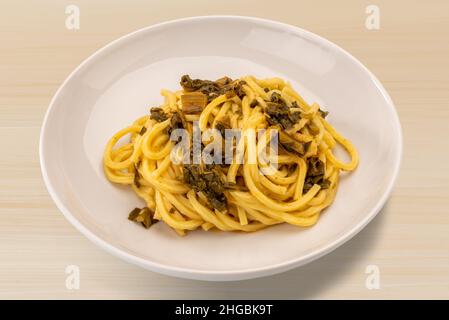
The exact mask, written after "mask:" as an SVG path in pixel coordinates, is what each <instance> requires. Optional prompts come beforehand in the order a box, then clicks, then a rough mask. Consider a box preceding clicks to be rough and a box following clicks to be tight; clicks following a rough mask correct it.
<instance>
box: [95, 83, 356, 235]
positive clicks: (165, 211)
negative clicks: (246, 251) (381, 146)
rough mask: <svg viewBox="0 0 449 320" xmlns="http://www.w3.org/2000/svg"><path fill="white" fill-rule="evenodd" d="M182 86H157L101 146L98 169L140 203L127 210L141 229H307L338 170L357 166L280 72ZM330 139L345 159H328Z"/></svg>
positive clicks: (331, 193)
mask: <svg viewBox="0 0 449 320" xmlns="http://www.w3.org/2000/svg"><path fill="white" fill-rule="evenodd" d="M181 86H182V88H183V89H182V90H178V91H175V92H171V91H169V90H165V89H164V90H162V91H161V94H162V95H163V96H164V103H163V104H162V105H161V106H160V107H156V108H152V109H151V110H150V113H149V114H148V115H145V116H143V117H141V118H139V119H137V120H136V121H134V122H133V123H132V124H131V125H130V126H129V127H126V128H124V129H122V130H120V131H118V132H117V133H116V134H114V135H113V136H112V138H111V139H110V140H109V141H108V143H107V144H106V147H105V151H104V157H103V166H104V172H105V175H106V177H107V178H108V179H109V180H110V181H111V182H114V183H118V184H125V185H130V186H131V187H132V188H133V190H134V191H135V193H136V194H137V195H138V196H139V197H141V198H142V199H143V200H144V201H145V202H146V204H147V206H146V207H145V208H143V209H138V208H136V209H134V210H133V211H132V212H131V213H130V214H129V219H130V220H134V221H136V222H141V223H142V224H143V225H144V226H145V227H149V226H150V225H151V224H152V223H154V222H157V221H159V220H160V221H163V222H165V223H166V224H167V225H168V226H170V227H171V228H173V230H174V231H176V233H177V234H179V235H181V236H182V235H185V234H186V233H187V232H188V231H191V230H196V229H203V230H204V231H209V230H221V231H243V232H254V231H257V230H261V229H263V228H266V227H268V226H272V225H276V224H280V223H288V224H292V225H295V226H300V227H309V226H312V225H314V224H315V223H316V222H317V221H318V219H319V216H320V214H321V213H322V211H323V210H324V209H326V208H327V207H329V206H330V205H331V204H332V202H333V201H334V198H335V196H336V193H337V189H338V181H339V175H340V173H341V171H353V170H355V169H356V167H357V165H358V162H359V157H358V153H357V150H356V149H355V147H354V145H353V144H352V143H351V142H350V141H349V140H348V139H346V138H344V137H343V136H342V135H341V134H340V133H339V132H337V130H335V128H333V127H332V125H331V124H330V123H329V122H328V121H327V120H326V119H325V117H326V115H327V113H326V112H324V111H322V110H321V108H320V106H319V105H318V104H317V103H312V104H309V103H307V102H306V101H305V100H304V98H303V97H302V96H301V95H300V94H299V93H297V92H296V91H295V90H294V89H293V88H292V86H291V85H290V84H289V83H288V82H286V81H284V80H282V79H280V78H269V79H256V78H255V77H253V76H246V77H242V78H240V79H236V80H231V79H230V78H227V77H223V78H221V79H218V80H216V81H210V80H200V79H193V80H192V79H191V78H190V77H189V76H183V77H182V78H181ZM180 130H181V131H180ZM228 132H232V133H234V134H235V133H237V135H235V136H232V135H229V136H228ZM127 137H129V139H128V141H123V143H120V144H119V141H120V142H122V140H126V139H127ZM196 137H199V139H200V140H199V141H200V143H199V144H197V146H198V148H197V149H195V141H196V140H195V138H196ZM273 141H277V142H278V143H277V144H275V147H276V148H273V147H272V143H273ZM181 142H183V143H184V144H182V143H181ZM337 145H340V146H342V147H343V149H344V150H346V151H347V153H348V155H349V158H350V160H349V161H348V162H344V161H342V160H340V159H338V158H337V157H336V156H335V155H334V153H333V149H334V148H335V147H336V146H337ZM209 150H212V151H213V152H211V153H208V152H209ZM229 150H231V152H230V156H229V154H227V153H225V151H226V152H227V151H229ZM206 151H207V152H206ZM220 152H221V153H220ZM217 155H218V156H217Z"/></svg>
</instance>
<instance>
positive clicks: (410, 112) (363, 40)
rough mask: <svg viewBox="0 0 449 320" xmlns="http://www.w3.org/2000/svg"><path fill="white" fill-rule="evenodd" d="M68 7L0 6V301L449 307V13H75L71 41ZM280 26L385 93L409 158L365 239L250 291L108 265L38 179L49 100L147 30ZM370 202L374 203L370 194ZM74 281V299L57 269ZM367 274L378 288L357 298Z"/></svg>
mask: <svg viewBox="0 0 449 320" xmlns="http://www.w3.org/2000/svg"><path fill="white" fill-rule="evenodd" d="M70 3H72V2H68V1H50V0H45V1H39V2H31V1H30V2H25V1H9V0H8V1H2V10H0V148H1V150H2V153H1V156H0V298H3V299H10V298H23V299H31V298H60V299H70V298H74V299H79V298H137V299H140V298H191V299H196V298H223V299H227V298H289V299H295V298H326V299H327V298H341V299H346V298H374V299H378V298H387V299H389V298H424V299H428V298H446V299H447V298H449V249H448V248H449V197H448V196H449V161H448V160H449V159H448V155H449V153H448V148H447V147H448V138H449V125H448V119H449V107H448V101H449V60H448V56H449V42H448V38H449V18H448V16H449V2H447V1H443V0H441V1H432V2H424V1H403V0H401V1H380V0H377V1H376V3H375V4H376V5H378V6H379V8H380V13H381V26H380V30H376V31H369V30H367V29H366V28H365V18H366V13H365V8H366V6H367V5H369V4H371V3H370V2H369V1H359V0H351V1H344V2H340V1H321V0H320V1H293V0H292V1H287V0H277V1H275V2H269V1H266V2H265V3H263V2H262V1H255V0H243V1H233V0H231V1H205V0H203V1H200V0H197V1H181V0H171V1H126V2H123V1H104V0H102V1H95V2H94V1H73V3H74V4H77V5H78V6H79V7H80V9H81V28H80V30H78V31H70V30H67V29H66V28H65V24H64V21H65V18H66V15H65V13H64V10H65V6H66V5H68V4H70ZM206 14H237V15H251V16H259V17H265V18H270V19H274V20H280V21H283V22H286V23H290V24H293V25H298V26H300V27H302V28H304V29H307V30H310V31H312V32H314V33H317V34H319V35H321V36H324V37H325V38H327V39H329V40H331V41H333V42H335V43H336V44H338V45H340V46H341V47H343V48H345V49H346V50H348V51H349V52H351V53H352V54H353V55H354V56H356V57H357V58H358V59H360V60H361V61H362V62H363V63H364V64H365V65H366V66H367V67H368V68H370V70H372V71H373V72H374V73H375V74H376V75H377V76H378V78H379V79H380V80H381V82H382V83H383V84H384V86H385V87H386V89H387V90H388V91H389V93H390V94H391V96H392V98H393V100H394V102H395V104H396V106H397V109H398V112H399V116H400V119H401V122H402V126H403V131H404V143H405V145H404V157H403V164H402V169H401V173H400V177H399V180H398V182H397V184H396V188H395V190H394V192H393V195H392V197H391V199H390V200H389V202H388V204H387V205H386V207H385V208H384V209H383V210H382V212H381V213H380V214H379V216H378V217H377V218H376V219H375V220H374V221H373V222H372V223H371V224H370V225H369V226H368V227H367V228H366V229H364V230H363V231H362V232H361V233H360V234H359V235H357V236H356V237H355V238H354V239H353V240H351V241H350V242H349V243H347V244H345V245H344V246H342V247H340V248H339V249H337V250H336V251H334V252H333V253H331V254H329V255H327V256H326V257H324V258H321V259H319V260H318V261H315V262H313V263H311V264H309V265H307V266H305V267H302V268H299V269H295V270H293V271H290V272H287V273H283V274H280V275H276V276H273V277H268V278H262V279H257V280H249V281H240V282H231V283H208V282H200V281H189V280H180V279H175V278H170V277H166V276H162V275H158V274H155V273H152V272H148V271H145V270H143V269H140V268H138V267H134V266H132V265H129V264H127V263H125V262H123V261H121V260H119V259H117V258H115V257H112V256H111V255H109V254H107V253H105V252H103V251H102V250H100V249H99V248H97V247H96V246H95V245H94V244H92V243H90V242H89V241H88V240H87V239H86V238H84V236H82V235H81V234H80V233H78V232H77V231H76V230H75V229H74V228H73V227H72V226H71V225H70V224H69V223H68V222H67V221H66V220H65V219H64V218H63V216H62V215H61V214H60V213H59V211H58V210H57V209H56V207H55V205H54V204H53V202H52V201H51V199H50V197H49V196H48V194H47V191H46V189H45V186H44V184H43V182H42V179H41V174H40V169H39V159H38V135H39V130H40V126H41V122H42V119H43V116H44V113H45V111H46V109H47V107H48V104H49V101H50V99H51V97H52V95H53V94H54V92H55V91H56V89H57V87H58V86H59V84H60V83H61V82H62V81H63V80H64V78H65V77H66V76H67V75H68V74H69V73H70V72H71V71H72V70H73V69H74V68H75V67H76V66H77V65H78V64H79V63H80V62H81V61H82V60H83V59H84V58H86V57H87V56H88V55H90V54H91V53H92V52H93V51H95V50H96V49H98V48H100V47H102V46H104V45H105V44H107V43H108V42H110V41H111V40H113V39H115V38H117V37H119V36H122V35H124V34H127V33H129V32H131V31H134V30H136V29H139V28H141V27H144V26H147V25H150V24H153V23H156V22H160V21H165V20H170V19H174V18H179V17H185V16H194V15H206ZM367 192H369V191H367ZM71 264H75V265H78V266H79V267H80V270H81V288H80V290H75V291H70V290H67V289H66V287H65V279H66V274H65V267H66V266H67V265H71ZM367 265H377V266H378V267H379V269H380V277H381V278H380V279H381V282H380V284H381V287H380V289H378V290H368V289H367V288H366V286H365V281H366V276H367V275H366V274H365V268H366V266H367Z"/></svg>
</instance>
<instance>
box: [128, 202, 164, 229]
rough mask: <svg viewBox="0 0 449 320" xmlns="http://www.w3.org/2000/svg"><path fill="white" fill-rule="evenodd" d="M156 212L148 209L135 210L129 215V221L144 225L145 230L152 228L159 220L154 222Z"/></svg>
mask: <svg viewBox="0 0 449 320" xmlns="http://www.w3.org/2000/svg"><path fill="white" fill-rule="evenodd" d="M153 216H154V212H153V211H151V210H150V208H148V207H144V208H142V209H140V208H134V209H133V210H132V211H131V212H130V213H129V215H128V220H131V221H134V222H137V223H140V224H142V225H143V226H144V227H145V229H148V228H149V227H151V225H152V224H154V223H156V222H157V220H153Z"/></svg>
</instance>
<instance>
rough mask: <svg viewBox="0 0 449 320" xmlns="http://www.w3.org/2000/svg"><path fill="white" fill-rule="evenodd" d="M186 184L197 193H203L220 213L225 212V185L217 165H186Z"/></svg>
mask: <svg viewBox="0 0 449 320" xmlns="http://www.w3.org/2000/svg"><path fill="white" fill-rule="evenodd" d="M183 168H184V169H183V171H184V182H185V183H186V184H188V185H189V186H191V187H192V189H193V190H195V191H196V192H203V193H204V195H205V196H206V198H207V200H208V202H209V204H210V205H211V206H212V207H213V208H216V209H217V210H218V211H225V210H226V207H227V199H226V196H225V194H224V190H225V185H224V183H223V181H222V179H221V177H220V171H219V169H218V168H217V167H216V165H206V166H201V165H195V164H192V165H184V167H183Z"/></svg>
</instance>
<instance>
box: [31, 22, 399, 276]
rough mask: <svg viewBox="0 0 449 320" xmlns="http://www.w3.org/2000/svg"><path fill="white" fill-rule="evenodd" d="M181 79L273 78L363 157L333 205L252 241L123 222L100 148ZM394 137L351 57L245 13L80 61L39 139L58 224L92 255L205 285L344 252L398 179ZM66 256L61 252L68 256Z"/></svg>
mask: <svg viewBox="0 0 449 320" xmlns="http://www.w3.org/2000/svg"><path fill="white" fill-rule="evenodd" d="M183 74H190V75H191V76H192V77H198V78H206V79H216V78H219V77H221V76H223V75H227V76H230V77H239V76H243V75H247V74H252V75H254V76H256V77H274V76H276V77H282V78H284V79H287V80H289V81H291V83H292V84H293V86H294V87H295V88H296V89H297V90H299V92H300V93H302V94H303V95H304V96H305V98H306V100H308V101H309V102H313V101H317V102H318V103H320V104H321V105H322V106H323V107H324V109H326V110H328V111H330V115H329V118H328V119H329V121H330V122H331V123H332V124H333V125H334V126H335V127H336V128H337V129H338V130H340V131H341V132H342V133H343V134H344V135H345V136H346V137H348V138H349V139H351V140H352V141H353V142H354V144H355V146H356V147H357V148H358V150H359V152H360V165H359V167H358V169H357V170H356V171H355V172H354V173H352V174H350V175H347V176H344V177H343V178H342V179H341V184H340V187H339V190H338V194H337V198H336V200H335V203H334V204H333V205H332V206H331V207H330V208H329V209H328V210H326V211H325V213H324V214H322V216H321V218H320V220H319V221H318V224H316V225H315V226H314V227H312V228H307V229H302V228H298V227H294V226H290V225H286V224H284V225H280V226H276V227H272V228H268V229H267V230H263V231H259V232H256V233H250V234H244V233H225V232H204V231H194V232H190V233H189V234H188V235H187V236H186V237H179V236H178V235H176V234H175V232H173V231H172V230H171V229H169V228H168V227H167V226H166V225H164V224H163V223H158V224H157V225H155V226H153V227H151V228H150V229H149V230H145V229H144V228H142V227H141V226H138V225H137V224H135V223H132V222H130V221H128V220H127V214H128V212H129V211H130V209H132V208H134V207H135V206H140V205H142V202H141V200H140V199H138V198H137V196H135V195H134V194H133V192H132V191H131V190H130V189H131V188H125V187H120V186H117V185H114V184H111V183H110V182H108V181H107V180H106V178H105V176H104V174H103V170H102V153H103V150H104V147H105V144H106V142H107V140H108V139H109V138H110V137H111V136H112V134H113V133H114V132H116V131H118V130H119V129H121V128H123V127H125V126H127V125H128V124H129V123H131V122H132V121H133V120H134V119H136V118H137V117H139V116H142V115H144V114H146V113H148V110H149V109H148V107H149V106H154V105H159V104H160V103H161V102H162V98H161V97H160V95H159V91H160V89H161V88H169V89H177V88H179V79H180V76H181V75H183ZM401 153H402V135H401V128H400V123H399V120H398V116H397V114H396V111H395V108H394V106H393V103H392V101H391V100H390V98H389V96H388V94H387V92H386V91H385V89H384V88H383V87H382V85H381V84H380V83H379V81H378V80H376V78H375V77H374V76H373V75H372V74H371V73H370V72H369V71H368V70H367V69H366V68H365V67H364V66H363V65H362V64H361V63H360V62H358V61H357V60H356V59H355V58H353V57H352V56H351V55H350V54H349V53H347V52H345V51H344V50H342V49H341V48H339V47H338V46H336V45H334V44H332V43H331V42H329V41H327V40H325V39H323V38H320V37H318V36H317V35H314V34H312V33H310V32H307V31H304V30H302V29H299V28H297V27H293V26H290V25H286V24H282V23H278V22H274V21H268V20H262V19H257V18H249V17H235V16H210V17H195V18H188V19H181V20H176V21H171V22H167V23H162V24H158V25H155V26H151V27H148V28H145V29H142V30H139V31H136V32H134V33H132V34H129V35H127V36H124V37H122V38H120V39H118V40H116V41H114V42H112V43H111V44H109V45H107V46H106V47H104V48H103V49H101V50H99V51H97V52H96V53H94V54H93V55H92V56H90V57H89V58H88V59H87V60H86V61H84V62H83V63H82V64H81V65H80V66H79V67H78V68H76V70H75V71H74V72H73V73H72V74H71V75H70V76H69V77H68V78H67V80H66V81H65V82H64V83H63V84H62V86H61V87H60V88H59V90H58V91H57V93H56V94H55V96H54V98H53V100H52V102H51V104H50V107H49V109H48V111H47V114H46V117H45V120H44V124H43V128H42V132H41V138H40V160H41V167H42V173H43V177H44V180H45V183H46V185H47V188H48V190H49V193H50V195H51V197H52V198H53V200H54V201H55V202H56V205H57V206H58V208H59V209H60V210H61V211H62V212H63V214H64V215H65V216H66V218H67V219H68V220H69V221H70V222H71V223H72V224H73V225H74V226H75V227H76V228H77V229H78V230H79V231H81V232H82V233H83V234H84V235H85V236H87V237H88V238H89V239H91V240H92V241H93V242H94V243H96V244H98V245H99V246H100V247H102V248H104V249H106V250H108V251H109V252H111V253H113V254H115V255H117V256H118V257H120V258H123V259H125V260H127V261H129V262H132V263H135V264H137V265H140V266H142V267H144V268H147V269H150V270H153V271H156V272H161V273H164V274H168V275H173V276H178V277H185V278H192V279H203V280H238V279H248V278H255V277H260V276H265V275H270V274H274V273H278V272H282V271H285V270H288V269H291V268H294V267H297V266H300V265H303V264H305V263H308V262H310V261H312V260H314V259H316V258H318V257H320V256H322V255H324V254H326V253H328V252H330V251H331V250H333V249H335V248H336V247H338V246H340V245H341V244H343V243H344V242H345V241H347V240H348V239H350V238H351V237H352V236H354V235H355V234H356V233H357V232H359V231H360V230H361V229H362V228H363V227H364V226H365V225H366V224H367V223H368V222H369V221H370V220H371V219H372V218H373V217H374V216H375V215H376V213H377V212H378V211H379V210H380V209H381V208H382V206H383V204H384V203H385V201H386V200H387V197H388V195H389V194H390V192H391V190H392V187H393V183H394V180H395V178H396V176H397V174H398V171H399V165H400V159H401ZM68 250H70V248H68Z"/></svg>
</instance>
